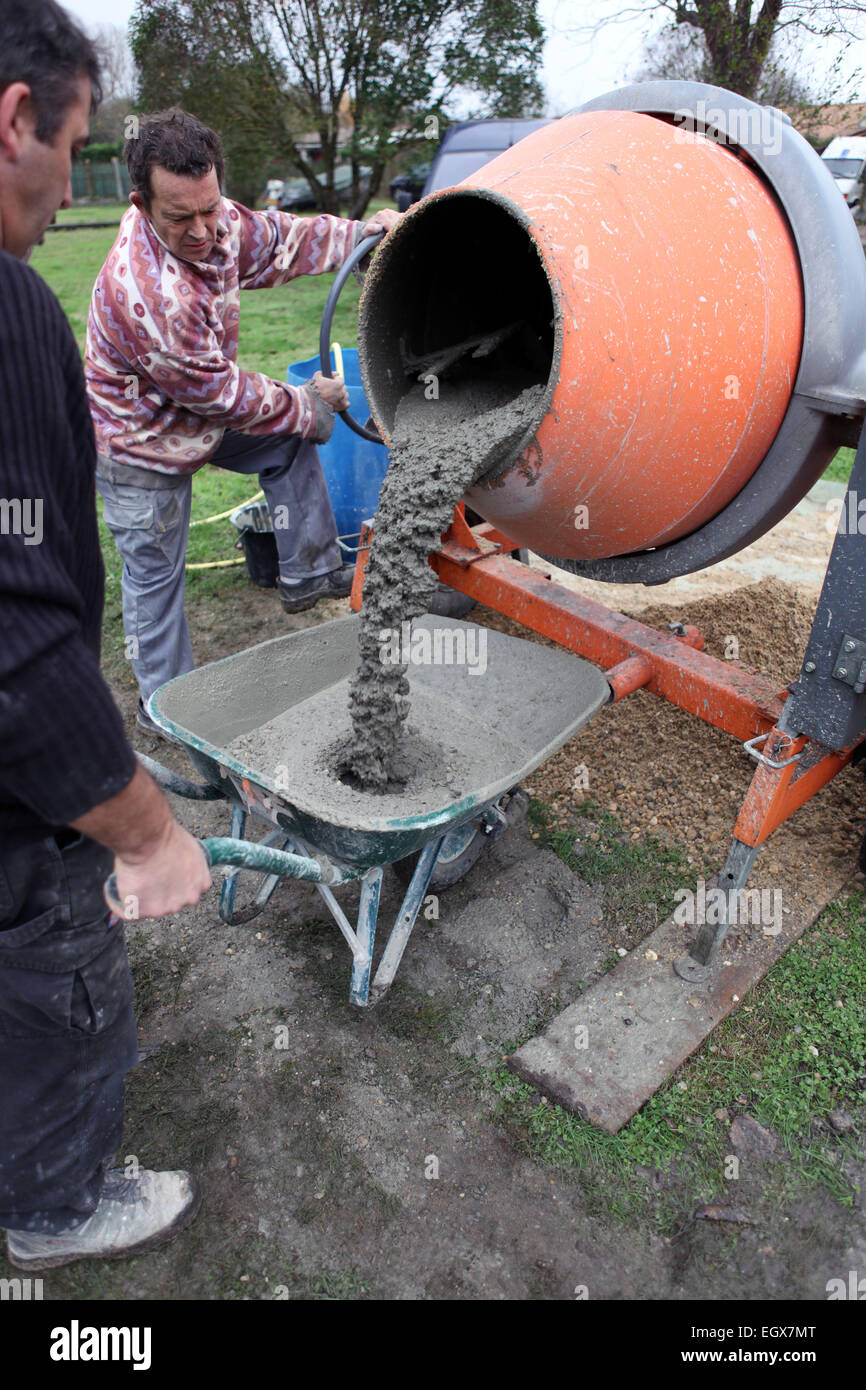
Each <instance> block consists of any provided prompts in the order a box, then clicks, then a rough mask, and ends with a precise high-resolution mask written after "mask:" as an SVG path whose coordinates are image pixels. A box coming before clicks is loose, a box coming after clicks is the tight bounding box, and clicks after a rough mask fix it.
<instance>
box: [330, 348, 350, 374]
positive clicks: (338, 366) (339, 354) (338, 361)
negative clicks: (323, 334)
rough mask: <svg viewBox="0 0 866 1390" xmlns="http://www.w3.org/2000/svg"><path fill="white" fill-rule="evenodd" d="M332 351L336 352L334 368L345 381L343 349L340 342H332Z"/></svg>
mask: <svg viewBox="0 0 866 1390" xmlns="http://www.w3.org/2000/svg"><path fill="white" fill-rule="evenodd" d="M331 351H332V353H333V354H334V370H335V372H336V373H337V376H342V377H343V380H344V381H345V380H346V378H345V376H343V349H342V348H341V347H340V344H339V343H332V344H331Z"/></svg>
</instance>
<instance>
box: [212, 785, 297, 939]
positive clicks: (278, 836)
mask: <svg viewBox="0 0 866 1390" xmlns="http://www.w3.org/2000/svg"><path fill="white" fill-rule="evenodd" d="M246 823H247V813H246V811H245V810H244V809H243V807H241V806H235V807H234V808H233V810H232V831H231V833H232V838H233V839H235V840H243V839H245V838H246V837H245V834H244V830H245V827H246ZM260 843H261V844H263V845H270V846H272V847H273V848H278V849H285V848H286V846H287V845H288V844H289V841H288V840H287V839H286V837H285V835H284V834H283V832H282V831H281V830H276V831H273V832H272V834H270V835H267V836H265V838H264V840H261V841H260ZM240 872H241V870H240V869H239V868H231V869H229V870H228V872H227V873H226V876H225V878H224V879H223V883H222V888H221V889H220V900H219V915H220V917H221V918H222V920H223V921H224V922H225V923H227V925H228V926H230V927H239V926H241V925H242V924H243V923H244V922H251V921H252V920H253V919H254V918H255V917H258V915H259V913H260V912H261V911H262V909H263V908H264V907H266V906H267V904H268V903H269V902H270V899H271V896H272V894H273V891H274V889H275V888H276V886H277V884H278V883H279V882H280V881H281V880H280V876H279V874H263V875H262V877H261V879H260V881H259V886H258V889H257V891H256V893H255V896H254V897H253V899H252V901H251V902H249V903H247V905H246V907H241V908H238V909H235V894H236V893H237V889H238V874H239V873H240Z"/></svg>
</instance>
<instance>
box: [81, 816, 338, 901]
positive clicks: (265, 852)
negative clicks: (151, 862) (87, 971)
mask: <svg viewBox="0 0 866 1390" xmlns="http://www.w3.org/2000/svg"><path fill="white" fill-rule="evenodd" d="M198 843H199V844H200V845H201V847H202V851H203V853H204V856H205V858H206V859H207V862H208V864H209V865H210V867H211V868H213V866H214V865H215V864H232V865H234V866H235V867H236V868H239V869H252V870H254V871H255V872H257V873H263V874H276V875H277V877H278V878H298V879H306V880H307V882H308V883H329V884H330V883H345V882H347V881H348V880H350V879H354V878H360V877H361V876H362V875H363V872H364V870H363V869H352V868H348V867H347V868H338V867H337V866H336V865H334V864H331V863H330V862H329V861H328V860H327V859H325V858H322V859H313V858H312V857H311V856H309V855H305V854H290V853H289V851H288V850H284V849H274V848H272V847H271V846H269V845H259V844H256V843H255V842H254V841H253V840H235V839H232V838H231V836H228V835H215V836H212V837H210V838H209V839H207V840H199V842H198ZM103 891H104V895H105V901H106V902H107V903H108V906H109V907H110V908H111V910H112V912H113V913H114V916H115V918H117V919H118V920H119V919H121V918H123V919H125V920H131V919H130V918H129V917H128V914H127V912H126V911H125V909H124V906H123V904H122V902H121V901H120V898H119V897H118V893H117V875H116V874H114V873H111V874H109V876H108V878H107V879H106V881H105V888H104V890H103Z"/></svg>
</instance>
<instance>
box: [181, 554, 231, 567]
mask: <svg viewBox="0 0 866 1390" xmlns="http://www.w3.org/2000/svg"><path fill="white" fill-rule="evenodd" d="M245 564H246V559H245V557H244V556H243V555H241V556H240V557H239V558H238V559H237V560H199V561H197V562H196V563H195V564H192V563H190V561H187V563H186V564H185V565H184V569H187V570H218V569H223V568H224V567H225V566H226V565H245Z"/></svg>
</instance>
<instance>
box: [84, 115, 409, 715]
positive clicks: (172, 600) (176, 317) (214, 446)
mask: <svg viewBox="0 0 866 1390" xmlns="http://www.w3.org/2000/svg"><path fill="white" fill-rule="evenodd" d="M124 154H125V158H126V162H127V165H128V167H129V171H130V177H131V181H132V190H133V191H132V193H131V196H130V201H131V203H132V207H130V209H129V211H128V212H127V213H126V214H125V216H124V217H123V219H122V221H121V224H120V230H119V232H118V236H117V240H116V241H115V243H114V246H113V247H112V249H111V251H110V253H109V255H108V259H107V260H106V262H105V265H104V266H103V267H102V270H101V271H100V273H99V277H98V279H97V281H96V285H95V286H94V290H93V297H92V300H91V306H90V315H89V319H88V325H87V346H86V351H85V377H86V380H87V390H88V396H89V399H90V409H91V414H92V416H93V423H94V426H95V430H96V438H97V447H98V449H99V462H98V466H97V487H98V488H99V491H100V493H101V494H102V497H103V500H104V504H105V507H104V518H105V522H106V525H107V526H108V527H109V528H110V529H111V531H112V533H113V535H114V538H115V541H116V543H117V548H118V550H119V551H120V554H121V556H122V558H123V560H124V569H123V579H122V586H123V620H124V628H125V631H126V637H127V645H128V649H129V653H130V656H131V659H132V665H133V669H134V671H135V674H136V677H137V679H138V684H139V688H140V691H141V695H142V700H140V701H139V715H138V718H139V723H140V724H141V725H142V726H143V727H144V728H146V729H148V730H151V731H153V730H155V729H156V726H155V725H154V724H153V723H152V721H151V720H150V718H149V716H148V714H147V710H146V708H145V704H146V701H147V699H148V697H149V696H150V695H151V694H152V693H153V691H154V690H156V689H157V687H158V686H160V685H162V684H163V683H164V682H165V681H167V680H171V679H172V678H173V677H174V676H179V675H182V674H183V672H185V671H189V670H191V669H192V667H193V665H194V662H193V656H192V649H191V646H190V639H189V631H188V628H187V623H186V618H185V615H184V609H183V593H184V562H185V554H186V538H187V531H188V528H189V518H190V500H191V494H192V486H191V480H192V476H193V474H194V473H195V472H197V470H198V469H199V468H201V467H202V466H203V465H204V464H206V463H215V464H218V465H219V466H220V467H222V468H228V469H231V470H232V471H234V472H238V473H257V474H258V476H259V480H260V482H261V485H262V487H263V489H264V492H265V495H266V497H267V500H268V505H269V507H270V510H271V515H272V517H273V519H274V523H275V534H276V540H277V549H278V553H279V562H280V577H279V591H280V598H281V600H282V603H283V606H284V608H286V609H287V610H288V611H289V612H292V613H297V612H300V611H302V610H303V609H305V608H310V607H312V605H313V604H314V603H316V602H318V600H319V599H320V598H324V597H339V596H343V595H345V594H347V593H348V592H349V589H350V588H351V579H352V567H351V566H349V565H344V564H342V562H341V555H340V550H339V546H338V545H337V531H336V526H335V523H334V515H333V511H332V509H331V504H330V500H329V498H328V492H327V487H326V485H325V480H324V476H323V474H322V468H321V463H320V461H319V455H318V451H317V449H316V447H315V445H316V443H317V442H318V443H324V442H325V441H326V440H327V439H328V438H329V437H330V434H331V431H332V429H333V426H334V412H335V411H336V410H344V409H346V408H347V407H348V404H349V399H348V393H347V391H346V388H345V385H344V383H343V382H342V380H341V379H340V378H339V377H334V378H331V379H328V378H326V377H324V376H323V375H322V374H321V373H320V372H316V374H315V375H314V376H313V377H312V379H311V381H309V382H308V383H307V384H306V385H304V386H301V387H292V386H288V385H286V384H284V383H280V382H278V381H274V380H271V378H269V377H267V376H264V375H262V374H261V373H259V372H245V371H242V370H241V369H240V368H239V367H238V365H237V347H238V318H239V291H240V290H242V289H265V288H269V287H271V286H275V285H282V284H285V282H286V281H287V280H291V279H294V278H295V277H296V276H298V275H318V274H321V273H323V272H325V271H333V270H337V269H338V268H339V267H340V266H341V265H342V264H343V263H344V261H345V260H346V259H347V257H348V256H349V255H350V253H351V252H352V250H353V249H354V247H355V246H356V245H357V244H358V242H359V241H360V240H361V239H362V238H363V237H364V236H368V235H370V234H371V233H372V232H375V231H378V230H381V229H382V228H384V229H385V231H386V232H387V231H388V230H389V229H390V228H391V227H392V226H393V225H394V223H395V222H396V221H397V220H398V217H399V214H398V213H396V212H391V211H388V210H384V211H382V212H379V213H378V214H377V215H376V216H375V217H374V218H372V219H371V220H370V221H369V222H367V223H361V222H356V221H348V220H345V219H343V218H339V217H332V216H329V215H327V214H324V213H322V214H320V215H319V216H317V217H313V218H301V217H292V216H290V215H289V214H288V213H281V212H275V211H269V212H253V211H251V210H250V209H249V208H245V207H243V206H242V205H241V204H240V203H235V202H232V201H231V200H230V199H228V198H224V197H223V196H222V195H221V191H220V190H221V185H222V176H223V154H222V147H221V144H220V140H219V137H218V136H217V135H216V134H215V133H214V131H212V130H209V129H208V128H207V127H206V126H204V125H202V124H201V123H200V122H199V121H197V120H196V119H195V117H194V116H191V115H189V114H187V113H186V112H184V111H181V110H180V109H178V108H173V109H171V110H169V111H165V112H162V113H160V114H159V115H156V116H151V117H145V118H143V119H142V120H141V122H140V125H139V130H138V133H137V136H136V138H134V139H130V140H128V141H127V144H126V149H125V151H124Z"/></svg>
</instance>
